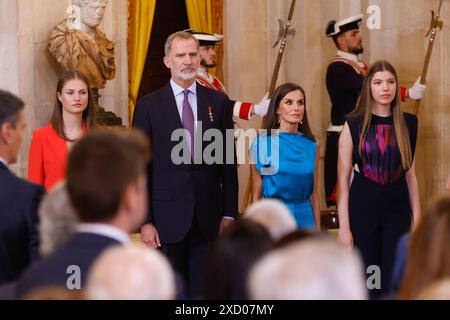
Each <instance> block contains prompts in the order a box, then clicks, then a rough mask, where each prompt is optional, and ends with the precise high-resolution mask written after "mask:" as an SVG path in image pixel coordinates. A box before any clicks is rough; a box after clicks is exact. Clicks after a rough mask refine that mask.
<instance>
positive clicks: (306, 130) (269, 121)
mask: <svg viewBox="0 0 450 320" xmlns="http://www.w3.org/2000/svg"><path fill="white" fill-rule="evenodd" d="M297 90H298V91H300V92H301V93H302V94H303V99H304V105H305V112H304V113H303V119H302V123H300V124H299V125H298V132H301V133H303V134H304V135H305V136H306V137H307V138H308V139H309V140H311V141H316V139H315V138H314V135H313V134H312V131H311V128H310V126H309V121H308V113H307V112H306V94H305V90H303V88H302V87H300V86H299V85H297V84H294V83H289V82H288V83H284V84H282V85H280V86H279V87H278V88H277V89H275V91H274V93H273V95H272V98H271V99H270V105H269V110H268V111H267V115H266V116H265V117H264V118H263V120H262V124H261V129H267V131H268V132H267V133H268V134H270V130H271V129H279V128H280V123H279V122H278V117H277V111H278V108H279V107H280V102H281V100H282V99H283V98H284V97H285V96H286V95H287V94H288V93H289V92H292V91H297Z"/></svg>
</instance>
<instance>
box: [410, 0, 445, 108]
mask: <svg viewBox="0 0 450 320" xmlns="http://www.w3.org/2000/svg"><path fill="white" fill-rule="evenodd" d="M442 1H443V0H440V1H439V8H438V10H437V11H436V13H434V11H433V10H431V24H430V29H428V32H427V34H426V35H425V37H428V35H430V40H429V43H428V50H427V55H426V57H425V63H424V65H423V69H422V76H421V78H420V83H421V84H425V80H426V77H427V72H428V66H429V65H430V59H431V53H432V52H433V46H434V42H435V39H436V34H437V32H438V31H439V30H441V29H442V24H443V23H442V20H439V18H440V16H441V7H442ZM419 108H420V100H417V101H416V105H415V107H414V114H415V115H417V114H418V113H419Z"/></svg>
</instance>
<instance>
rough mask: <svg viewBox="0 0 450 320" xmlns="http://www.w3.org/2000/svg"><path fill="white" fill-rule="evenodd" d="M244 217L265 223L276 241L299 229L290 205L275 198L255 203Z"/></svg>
mask: <svg viewBox="0 0 450 320" xmlns="http://www.w3.org/2000/svg"><path fill="white" fill-rule="evenodd" d="M244 218H246V219H249V220H251V221H254V222H256V223H259V224H261V225H263V226H264V227H265V228H266V229H267V230H268V231H269V233H270V235H271V237H272V239H273V240H274V241H277V240H278V239H280V238H281V237H283V236H284V235H286V234H288V233H290V232H292V231H294V230H296V229H297V223H296V222H295V219H294V217H293V216H292V213H291V212H290V211H289V209H288V207H286V205H284V204H283V203H282V202H280V201H278V200H274V199H263V200H259V201H257V202H255V203H253V204H252V205H251V206H250V207H248V208H247V210H246V211H245V214H244Z"/></svg>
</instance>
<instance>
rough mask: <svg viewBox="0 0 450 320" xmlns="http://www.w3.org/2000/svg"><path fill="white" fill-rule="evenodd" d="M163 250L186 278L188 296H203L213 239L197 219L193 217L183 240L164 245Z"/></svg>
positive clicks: (177, 270)
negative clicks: (200, 227)
mask: <svg viewBox="0 0 450 320" xmlns="http://www.w3.org/2000/svg"><path fill="white" fill-rule="evenodd" d="M174 223H176V222H174ZM162 251H163V252H164V254H165V255H166V256H167V258H168V259H169V261H170V262H171V264H172V267H173V268H174V269H175V271H176V272H178V273H179V274H180V275H181V276H182V277H183V278H184V281H185V284H186V287H187V290H186V291H187V292H186V294H187V297H188V298H189V299H197V298H201V296H202V295H203V289H204V285H205V275H206V269H207V263H208V257H209V254H210V252H211V241H209V240H207V239H206V238H205V237H204V236H203V235H202V234H201V232H200V230H199V228H198V225H197V222H196V219H195V218H194V219H193V221H192V225H191V228H190V230H189V232H188V234H187V235H186V237H185V238H184V239H183V240H181V241H179V242H177V243H172V244H165V245H163V246H162Z"/></svg>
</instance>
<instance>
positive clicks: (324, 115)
mask: <svg viewBox="0 0 450 320" xmlns="http://www.w3.org/2000/svg"><path fill="white" fill-rule="evenodd" d="M438 2H439V1H438V0H427V1H422V0H389V1H388V0H297V5H296V10H295V13H294V19H293V23H292V27H293V28H295V29H296V31H297V34H296V36H295V39H293V40H289V42H288V45H287V49H286V52H285V56H284V60H283V64H282V68H281V72H280V76H279V81H278V83H282V82H285V81H290V82H296V83H298V84H300V85H302V86H303V87H304V89H305V90H306V95H307V100H308V101H307V108H308V112H309V116H310V119H311V120H310V121H311V124H312V129H313V131H314V133H315V135H316V137H317V138H318V139H319V140H320V141H321V144H322V151H321V156H322V161H321V168H320V169H321V172H322V166H323V156H324V147H325V130H326V127H327V125H328V123H329V121H330V101H329V98H328V93H327V90H326V87H325V73H326V67H327V64H328V61H329V60H330V59H331V58H332V57H333V56H334V54H335V51H336V49H335V46H334V44H333V42H332V40H331V39H328V38H326V37H324V36H323V32H324V29H325V26H326V24H327V22H328V21H329V20H331V19H336V20H340V19H343V18H346V17H348V16H351V15H354V14H358V13H364V20H363V24H362V34H363V45H364V48H365V52H364V54H363V59H364V61H365V62H367V63H371V62H374V61H376V60H378V59H386V60H389V61H390V62H392V63H393V64H394V65H395V66H396V69H397V71H398V73H399V79H400V84H401V85H405V86H410V85H411V84H412V83H413V82H414V80H415V79H416V77H417V76H418V75H420V74H421V71H422V65H423V61H424V58H425V53H426V49H427V45H428V42H427V39H425V38H424V35H425V33H426V31H427V29H428V26H429V23H430V12H431V9H436V7H437V5H438ZM290 3H291V1H290V0H282V1H281V0H280V1H272V0H265V1H263V0H259V1H258V0H242V1H234V0H225V20H224V21H225V26H224V30H225V43H226V44H225V46H224V48H225V61H226V65H225V68H224V72H225V82H226V85H227V88H228V91H229V95H230V97H231V98H232V99H237V100H250V101H258V99H259V98H260V96H261V95H262V93H264V92H265V91H266V90H267V89H268V86H269V82H270V77H271V75H272V68H273V65H274V61H275V58H276V54H277V51H276V49H271V46H272V44H273V43H274V41H275V39H276V36H277V34H278V22H277V19H278V18H281V19H283V20H285V19H286V18H287V14H288V11H289V6H290ZM369 5H378V6H379V7H380V9H381V29H379V30H369V29H368V28H367V26H366V21H367V18H368V16H369V15H368V14H367V12H366V10H367V8H368V6H369ZM442 17H443V19H444V29H443V30H442V31H441V32H439V33H438V35H437V41H436V43H435V48H434V52H433V56H432V60H431V64H430V69H429V72H428V77H427V84H428V87H429V88H428V91H427V95H426V98H425V100H423V102H422V110H421V113H420V115H419V139H418V147H417V153H416V167H417V169H416V171H417V175H418V180H419V188H420V194H421V199H422V203H423V204H424V203H426V202H427V200H428V199H429V198H431V197H433V196H434V195H435V194H437V193H439V192H440V191H442V190H443V188H444V183H445V178H446V177H447V176H448V175H450V93H449V90H448V88H449V85H450V75H449V71H450V69H449V68H450V67H449V66H450V33H449V30H450V27H449V26H450V20H449V19H450V3H448V1H444V5H443V8H442ZM445 89H447V90H445ZM403 107H404V109H405V111H411V110H412V108H413V103H412V102H407V103H404V105H403ZM240 123H243V122H242V121H241V122H240ZM258 125H259V123H258V121H256V120H253V121H252V122H251V123H243V124H242V126H249V127H257V126H258ZM239 174H240V185H241V192H240V193H241V197H242V192H243V190H244V186H245V183H246V180H247V176H248V167H247V166H241V168H240V172H239ZM319 188H320V190H321V194H323V191H322V190H323V184H322V177H321V179H320V185H319ZM323 206H324V199H323V196H322V207H323Z"/></svg>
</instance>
